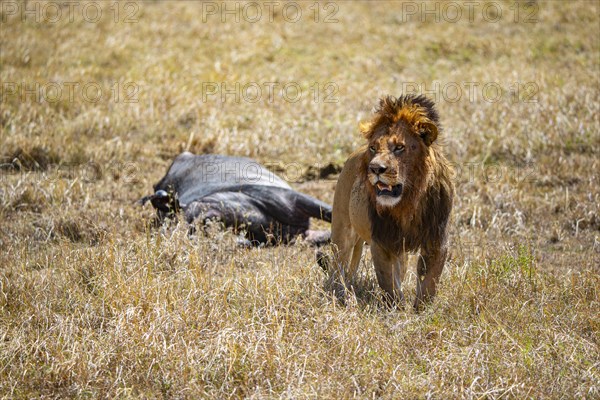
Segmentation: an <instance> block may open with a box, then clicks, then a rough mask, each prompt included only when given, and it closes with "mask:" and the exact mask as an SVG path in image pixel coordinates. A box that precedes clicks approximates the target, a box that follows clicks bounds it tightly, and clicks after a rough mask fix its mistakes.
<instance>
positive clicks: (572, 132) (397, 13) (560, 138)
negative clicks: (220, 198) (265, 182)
mask: <svg viewBox="0 0 600 400" xmlns="http://www.w3.org/2000/svg"><path fill="white" fill-rule="evenodd" d="M56 4H58V3H56V2H35V1H29V2H27V3H23V2H12V1H6V0H5V1H2V2H0V11H2V15H1V16H0V17H1V18H2V19H1V25H0V80H1V83H2V98H1V103H0V105H1V109H0V143H1V146H0V158H1V160H0V163H1V164H2V167H1V169H0V174H1V175H0V176H1V180H0V194H1V196H0V221H1V222H0V248H1V249H2V250H1V253H0V397H2V398H42V397H43V398H64V397H75V398H115V397H117V398H159V397H163V398H211V399H212V398H242V397H244V398H331V399H340V398H405V399H409V398H436V399H446V398H588V399H593V398H598V397H599V396H600V371H599V368H600V356H599V353H600V351H599V344H600V336H599V330H600V301H599V286H600V278H599V272H600V267H599V265H600V210H599V204H600V190H599V188H600V182H599V175H598V171H599V170H600V157H599V155H600V117H599V116H600V81H599V75H600V16H599V15H600V4H599V3H598V2H592V1H589V2H586V1H580V2H562V1H552V2H530V3H513V2H481V3H477V4H478V5H476V6H472V7H474V8H473V9H472V11H473V12H472V18H471V15H470V14H469V8H468V7H469V6H468V5H467V4H466V3H462V2H458V3H452V4H458V5H460V6H461V7H462V14H461V15H462V16H461V17H460V18H456V14H454V13H453V9H449V8H448V4H449V3H437V2H431V3H428V5H423V4H421V3H406V4H405V5H403V3H401V2H395V1H386V2H373V3H367V2H349V1H348V2H331V3H318V4H316V6H315V3H313V2H301V3H293V4H298V5H299V6H300V7H301V9H302V16H301V17H300V18H298V15H297V14H295V13H294V11H295V10H294V9H286V10H285V11H284V9H283V3H281V4H279V3H277V4H278V5H275V6H274V7H273V9H271V10H269V9H268V8H267V7H266V5H265V4H261V5H260V9H261V13H262V14H261V16H260V17H259V18H258V19H257V14H256V13H255V10H254V9H250V8H247V7H249V6H248V4H250V3H228V7H230V8H229V9H230V10H234V11H233V14H226V13H224V12H223V11H224V10H223V7H225V6H224V5H223V3H221V2H216V3H204V5H203V4H202V3H200V2H191V1H190V2H168V1H164V2H154V1H152V2H143V3H120V4H117V5H116V6H115V4H114V3H113V2H92V3H84V2H81V3H78V2H77V3H72V4H71V5H70V6H69V5H63V6H62V8H60V9H59V8H57V7H56ZM236 4H238V7H239V9H238V10H237V11H236V8H235V7H236ZM436 4H437V6H436ZM25 7H27V9H25ZM36 7H37V8H36ZM69 7H72V9H71V12H72V14H68V12H69V10H70V9H69ZM86 7H87V8H86ZM215 7H216V8H215ZM414 7H416V11H415V8H414ZM425 7H429V8H427V9H425ZM435 7H438V8H437V9H436V8H435ZM486 7H487V8H486ZM255 8H256V7H255ZM98 9H100V10H101V11H102V16H101V17H99V18H97V17H98V14H96V13H95V12H96V11H97V10H98ZM317 9H318V10H319V13H318V14H316V10H317ZM24 10H33V11H32V12H27V13H24ZM57 10H60V11H59V12H60V16H59V15H58V14H56V13H57V12H58V11H57ZM426 10H434V11H433V13H432V14H429V16H427V14H426V12H425V11H426ZM436 10H437V11H436ZM498 10H500V13H499V12H498ZM70 16H72V18H70ZM236 17H237V18H238V19H239V21H236ZM435 18H439V22H436V21H435ZM96 19H97V20H96ZM223 19H225V21H223ZM296 19H297V21H295V20H296ZM294 21H295V22H294ZM236 83H238V84H239V89H236V86H235V85H236ZM222 85H225V86H222ZM286 85H287V86H286ZM215 87H216V88H217V89H215ZM257 87H259V88H261V89H262V91H261V92H260V94H261V96H260V98H258V100H257V93H258V92H256V91H254V92H253V91H252V90H256V88H257ZM269 87H273V88H274V91H273V96H272V98H269V95H268V94H269V92H268V88H269ZM284 87H285V88H286V90H288V89H289V91H286V92H284V93H282V92H281V90H282V89H283V88H284ZM415 87H417V88H418V89H419V90H420V91H421V92H429V95H430V96H431V97H433V98H434V99H435V100H436V102H437V104H438V109H439V111H440V114H441V116H442V121H443V125H444V133H443V137H442V140H443V141H444V145H445V152H446V154H447V156H448V158H449V159H450V160H452V162H453V163H454V165H455V167H456V170H457V174H456V177H455V182H456V187H457V194H458V195H457V199H456V203H455V208H454V213H453V219H452V228H451V242H452V245H451V248H452V250H451V253H452V254H451V258H450V260H449V261H448V263H447V265H446V269H445V271H444V274H443V277H442V284H441V287H440V289H439V296H438V297H437V298H436V300H435V302H434V303H433V304H432V305H431V306H430V307H429V308H428V309H427V310H426V311H424V312H422V313H420V314H416V313H414V312H413V311H412V310H410V309H406V310H395V311H390V310H387V309H386V308H384V307H382V306H381V302H380V296H381V293H380V291H379V289H378V287H377V285H376V282H375V278H374V274H373V271H372V268H371V267H370V261H369V255H368V254H366V255H365V256H364V259H363V263H362V264H363V265H362V267H361V276H360V282H359V284H358V286H357V289H356V296H355V298H352V299H351V301H350V302H349V303H348V304H346V305H345V306H341V305H340V304H337V303H336V301H334V300H333V298H332V297H331V295H330V294H328V293H327V291H326V290H325V285H324V282H325V276H324V274H323V273H322V271H321V270H320V269H319V268H318V267H317V266H316V264H315V263H314V250H313V249H311V248H310V247H308V246H306V245H305V244H303V243H297V244H295V245H292V246H281V247H272V248H261V249H250V250H248V249H241V248H238V247H236V245H235V237H234V236H233V235H232V234H231V233H229V232H223V231H219V230H214V232H212V234H211V235H209V236H207V237H204V236H201V237H196V238H192V239H190V238H188V237H187V235H186V229H185V227H183V226H181V225H180V226H176V227H170V228H164V229H160V230H151V229H149V228H148V220H149V219H150V218H151V215H152V211H151V210H150V209H142V208H139V207H136V206H135V205H134V202H135V200H137V199H138V198H140V197H141V196H143V195H145V194H148V193H149V192H150V191H151V186H152V184H153V183H155V182H156V181H157V180H158V179H159V178H160V177H161V176H162V174H164V172H165V170H166V168H167V167H168V165H169V162H170V160H171V159H172V158H173V157H174V156H175V155H176V154H178V153H179V152H180V151H182V150H183V149H189V150H191V151H193V152H196V153H202V152H218V153H226V154H233V155H242V156H250V157H254V158H256V159H258V160H259V161H261V162H263V163H265V164H267V165H269V166H270V167H271V168H272V169H274V170H275V171H277V172H279V173H280V174H282V175H283V176H284V177H285V178H286V179H288V180H289V181H290V182H291V184H292V185H293V186H294V187H296V188H297V189H299V190H302V191H304V192H306V193H309V194H311V195H313V196H316V197H318V198H320V199H323V200H325V201H328V202H331V201H332V197H333V189H334V187H335V175H331V176H328V177H325V178H319V177H318V172H319V171H320V170H321V169H322V168H323V167H324V166H326V165H329V164H332V165H333V166H335V167H336V168H339V167H340V166H341V165H343V162H344V160H345V158H346V156H347V155H348V154H349V153H350V152H352V151H353V149H355V148H356V147H357V146H359V145H360V144H361V143H362V139H361V138H360V135H359V133H358V129H357V126H358V122H359V121H360V120H361V119H364V118H367V117H368V116H369V114H370V112H371V109H372V107H373V106H374V105H375V102H376V100H377V99H378V98H379V97H381V96H382V95H387V94H393V95H398V94H400V93H401V92H402V91H406V90H408V89H411V88H415ZM457 88H460V91H459V92H457V91H456V90H457ZM469 88H471V89H469ZM98 90H100V93H101V96H98ZM227 90H229V92H228V91H227ZM298 90H299V91H300V93H301V96H300V98H298V99H296V97H297V92H298ZM294 91H296V92H294ZM228 93H229V94H228ZM295 93H296V94H295ZM459 94H460V95H461V96H460V98H458V95H459ZM236 95H237V96H239V101H236V100H237V99H236ZM334 169H335V168H334ZM322 226H327V225H322ZM413 262H414V260H413ZM413 269H414V267H412V266H411V267H410V268H409V271H413ZM407 275H409V276H408V278H407V280H406V282H405V284H406V289H405V290H406V294H407V295H408V297H409V302H410V296H411V295H413V292H412V290H414V282H413V281H414V274H407Z"/></svg>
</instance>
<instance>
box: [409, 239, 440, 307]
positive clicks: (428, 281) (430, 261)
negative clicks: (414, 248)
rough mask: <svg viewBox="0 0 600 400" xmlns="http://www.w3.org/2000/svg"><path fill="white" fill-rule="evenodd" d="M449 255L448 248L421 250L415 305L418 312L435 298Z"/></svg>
mask: <svg viewBox="0 0 600 400" xmlns="http://www.w3.org/2000/svg"><path fill="white" fill-rule="evenodd" d="M447 253H448V249H447V248H446V246H441V247H440V248H437V249H433V250H429V251H425V250H421V255H420V256H419V261H418V263H417V298H416V299H415V304H414V307H415V309H416V310H417V311H419V310H420V309H421V308H422V307H423V306H424V305H425V304H426V303H428V302H429V301H431V299H432V298H433V296H435V292H436V286H437V283H438V282H439V280H440V275H442V270H443V269H444V263H445V262H446V255H447Z"/></svg>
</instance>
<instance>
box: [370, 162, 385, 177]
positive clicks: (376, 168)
mask: <svg viewBox="0 0 600 400" xmlns="http://www.w3.org/2000/svg"><path fill="white" fill-rule="evenodd" d="M386 170H387V167H386V166H385V165H381V164H377V163H375V164H374V163H371V164H369V171H371V172H372V173H374V174H375V175H381V174H383V173H384V172H385V171H386Z"/></svg>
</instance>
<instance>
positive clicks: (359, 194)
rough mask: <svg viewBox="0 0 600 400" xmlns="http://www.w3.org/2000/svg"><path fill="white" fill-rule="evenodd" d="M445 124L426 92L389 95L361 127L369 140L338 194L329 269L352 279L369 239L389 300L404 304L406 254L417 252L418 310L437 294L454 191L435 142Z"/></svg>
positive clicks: (355, 157)
mask: <svg viewBox="0 0 600 400" xmlns="http://www.w3.org/2000/svg"><path fill="white" fill-rule="evenodd" d="M440 130H441V127H440V123H439V117H438V114H437V111H436V110H435V107H434V103H433V102H432V101H431V100H429V99H428V98H427V97H425V96H422V95H419V96H416V95H404V96H400V97H398V98H394V97H392V96H388V97H385V98H382V99H381V100H380V102H379V106H378V107H377V108H376V110H375V115H374V117H373V118H372V119H371V120H370V121H368V122H366V123H362V124H361V125H360V131H361V132H362V134H363V136H364V138H365V139H366V140H367V142H368V143H367V144H366V145H364V146H363V147H361V148H360V149H359V150H358V151H356V152H354V153H353V154H351V155H350V157H349V158H348V160H347V161H346V163H345V165H344V167H343V169H342V172H341V174H340V177H339V179H338V182H337V185H336V189H335V195H334V199H333V214H332V226H331V228H332V232H331V241H332V247H333V256H334V257H333V265H334V268H333V270H331V271H330V272H331V273H332V277H335V276H337V278H338V280H337V282H338V283H340V282H341V280H343V281H344V282H352V280H353V278H354V275H355V273H356V270H357V267H358V265H359V262H360V258H361V255H362V249H363V244H364V243H365V242H366V243H367V244H369V246H370V248H371V255H372V260H373V264H374V266H375V272H376V275H377V281H378V283H379V286H380V287H381V288H382V289H383V290H384V291H385V296H386V298H387V300H388V301H389V302H391V303H393V304H397V305H398V306H402V305H403V304H404V295H403V293H402V281H403V278H404V275H405V272H406V263H407V254H408V253H411V252H416V251H420V256H419V258H418V264H417V289H416V299H415V303H414V307H415V309H416V310H419V309H421V307H422V306H423V305H424V304H426V303H427V302H429V301H430V300H431V299H432V297H433V296H434V295H435V293H436V286H437V284H438V281H439V279H440V275H441V273H442V269H443V267H444V263H445V261H446V255H447V252H448V249H447V242H448V237H447V236H448V235H447V230H448V220H449V218H450V213H451V210H452V201H453V197H454V187H453V184H452V180H451V175H452V173H453V171H452V169H451V167H450V165H449V164H448V161H447V160H446V159H445V157H444V156H443V154H442V153H441V150H440V148H439V144H438V143H439V141H438V142H436V139H437V138H438V134H439V133H440ZM320 261H321V264H322V266H324V265H323V264H326V265H325V266H324V268H329V269H331V262H326V260H325V259H323V258H321V259H320ZM323 261H325V262H323ZM327 264H328V265H329V267H327ZM339 278H341V280H340V279H339Z"/></svg>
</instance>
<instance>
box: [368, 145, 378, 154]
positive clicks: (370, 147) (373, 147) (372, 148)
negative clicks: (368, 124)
mask: <svg viewBox="0 0 600 400" xmlns="http://www.w3.org/2000/svg"><path fill="white" fill-rule="evenodd" d="M369 150H370V151H371V153H373V154H375V152H376V151H377V149H375V146H369Z"/></svg>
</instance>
